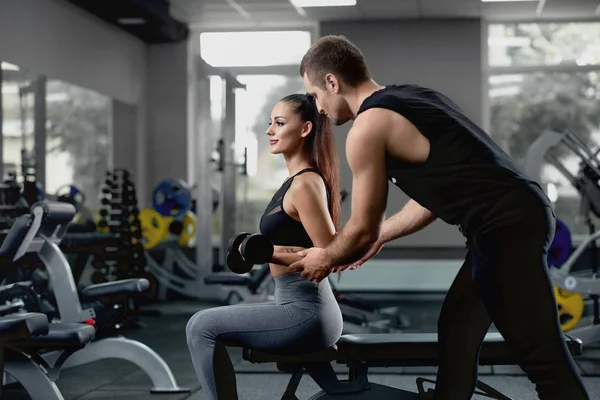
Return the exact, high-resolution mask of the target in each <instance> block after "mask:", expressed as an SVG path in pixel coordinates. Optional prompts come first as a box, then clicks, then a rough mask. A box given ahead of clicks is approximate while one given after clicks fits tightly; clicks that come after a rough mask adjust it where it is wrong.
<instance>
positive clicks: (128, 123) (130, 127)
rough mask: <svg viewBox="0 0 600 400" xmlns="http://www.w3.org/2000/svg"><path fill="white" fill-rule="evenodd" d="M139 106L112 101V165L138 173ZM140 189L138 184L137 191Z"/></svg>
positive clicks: (134, 173)
mask: <svg viewBox="0 0 600 400" xmlns="http://www.w3.org/2000/svg"><path fill="white" fill-rule="evenodd" d="M137 118H138V117H137V107H135V106H132V105H130V104H125V103H123V102H121V101H119V100H113V101H112V121H111V122H112V125H111V130H112V137H113V140H112V166H113V168H124V169H126V170H128V171H130V172H131V173H133V175H134V176H137V175H138V171H137V169H138V164H137V154H136V153H135V152H134V151H132V149H135V148H137V147H136V146H137V137H136V135H135V132H136V131H137V123H138V121H137ZM138 190H139V189H138V188H137V186H136V192H137V191H138Z"/></svg>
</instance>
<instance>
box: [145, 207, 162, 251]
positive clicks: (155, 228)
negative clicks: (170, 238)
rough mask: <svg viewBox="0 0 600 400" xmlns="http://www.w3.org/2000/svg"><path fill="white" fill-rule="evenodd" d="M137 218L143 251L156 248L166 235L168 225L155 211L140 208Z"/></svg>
mask: <svg viewBox="0 0 600 400" xmlns="http://www.w3.org/2000/svg"><path fill="white" fill-rule="evenodd" d="M138 218H139V220H140V225H141V229H142V245H143V246H144V249H151V248H153V247H156V246H157V245H158V244H160V242H162V241H163V240H164V239H165V238H166V236H167V235H168V233H169V225H168V223H167V222H166V221H165V219H164V218H163V216H162V215H160V214H159V213H158V212H157V211H156V210H154V209H152V208H142V209H141V210H140V213H139V215H138Z"/></svg>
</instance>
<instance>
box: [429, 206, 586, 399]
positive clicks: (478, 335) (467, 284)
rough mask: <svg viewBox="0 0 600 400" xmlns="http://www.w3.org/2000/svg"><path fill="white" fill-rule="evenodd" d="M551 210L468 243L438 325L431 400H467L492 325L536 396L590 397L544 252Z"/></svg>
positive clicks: (548, 240)
mask: <svg viewBox="0 0 600 400" xmlns="http://www.w3.org/2000/svg"><path fill="white" fill-rule="evenodd" d="M554 229H555V219H554V215H553V214H552V211H551V210H550V208H545V207H544V208H540V209H538V210H537V211H536V210H534V211H532V213H530V214H529V216H528V217H527V218H526V219H523V220H521V221H520V222H519V223H516V224H512V225H510V226H502V227H498V228H496V229H493V230H492V231H489V232H486V233H484V234H481V235H473V236H471V237H470V238H469V240H468V246H467V247H468V253H467V257H466V260H465V263H464V264H463V266H462V268H461V269H460V271H459V273H458V275H457V276H456V279H455V280H454V282H453V284H452V286H451V288H450V290H449V292H448V294H447V296H446V299H445V301H444V304H443V306H442V311H441V313H440V317H439V320H438V337H439V344H440V360H439V369H438V375H437V384H436V391H435V396H434V399H436V400H438V399H444V400H467V399H471V396H472V394H473V391H474V389H475V383H476V381H477V368H478V357H479V349H480V346H481V342H482V340H483V338H484V336H485V334H486V333H487V330H488V328H489V327H490V325H491V322H493V323H494V324H495V326H496V327H497V329H498V331H499V332H500V334H501V335H502V336H503V337H504V339H505V340H506V342H507V343H508V345H509V346H510V347H511V348H512V350H513V351H514V354H515V356H516V358H517V360H518V362H519V365H520V367H521V368H522V369H523V370H524V371H525V373H526V374H527V376H528V378H529V379H530V380H531V381H532V382H533V383H534V384H535V385H536V390H537V392H538V396H539V398H540V399H544V400H550V399H552V400H555V399H556V400H558V399H560V400H565V399H569V400H583V399H586V400H587V399H589V396H588V394H587V392H586V389H585V387H584V385H583V382H582V380H581V377H580V375H579V373H578V370H577V366H576V365H575V363H574V362H573V358H572V357H571V355H570V353H569V351H568V349H567V346H566V344H565V342H564V339H563V336H562V331H561V328H560V323H559V320H558V313H557V305H556V300H555V298H554V292H553V287H552V283H551V280H550V276H549V273H548V267H547V263H546V254H547V251H548V247H549V246H550V243H552V238H553V237H554Z"/></svg>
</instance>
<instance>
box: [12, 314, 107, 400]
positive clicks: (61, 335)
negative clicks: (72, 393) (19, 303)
mask: <svg viewBox="0 0 600 400" xmlns="http://www.w3.org/2000/svg"><path fill="white" fill-rule="evenodd" d="M94 335H95V329H94V328H93V327H92V326H90V325H86V324H75V323H56V324H49V323H48V318H47V316H46V315H45V314H40V313H23V314H13V315H9V316H5V317H2V318H0V343H1V345H2V362H3V364H4V368H3V370H1V371H0V377H3V376H4V373H6V374H7V375H8V376H10V377H12V378H14V379H15V380H16V381H18V382H19V383H21V385H22V386H23V387H24V388H25V390H26V391H27V393H28V394H29V396H30V397H31V399H32V400H64V397H63V396H62V394H61V393H60V390H59V389H58V387H57V386H56V384H55V383H54V382H55V381H56V379H57V378H58V375H59V372H60V369H61V367H62V365H63V363H64V361H65V360H66V359H67V358H68V357H69V356H70V355H71V354H73V353H74V352H76V351H78V350H80V349H82V348H84V347H85V346H86V345H87V343H89V342H91V341H92V340H93V339H94ZM42 349H54V350H56V351H60V352H61V357H59V359H58V360H57V362H56V363H54V364H53V365H50V364H48V363H47V362H45V360H44V359H43V358H42V357H41V356H40V354H39V353H38V351H40V350H42ZM1 386H2V385H0V395H1V390H2V388H1Z"/></svg>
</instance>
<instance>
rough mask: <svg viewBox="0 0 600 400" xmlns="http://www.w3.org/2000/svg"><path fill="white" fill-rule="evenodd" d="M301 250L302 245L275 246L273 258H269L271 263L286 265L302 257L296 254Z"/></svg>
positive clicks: (302, 248)
mask: <svg viewBox="0 0 600 400" xmlns="http://www.w3.org/2000/svg"><path fill="white" fill-rule="evenodd" d="M302 250H304V247H296V246H275V252H274V253H273V258H271V263H272V264H277V265H283V266H284V267H287V266H288V265H291V264H293V263H295V262H296V261H298V260H300V259H301V258H302V257H300V256H299V255H298V254H297V253H298V252H299V251H302Z"/></svg>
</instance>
